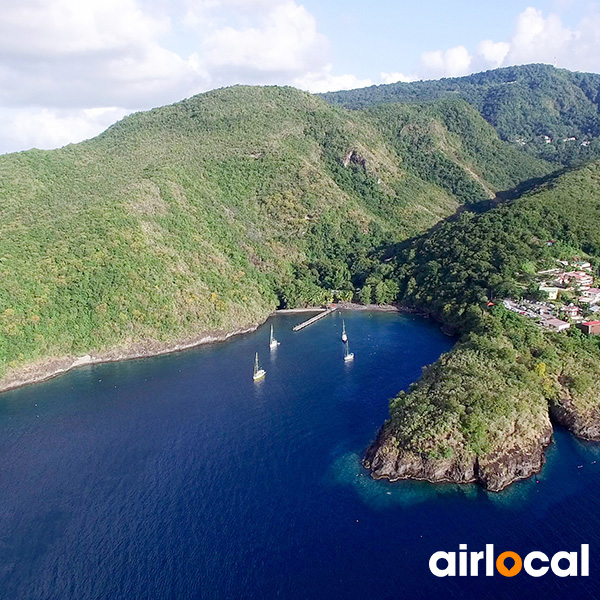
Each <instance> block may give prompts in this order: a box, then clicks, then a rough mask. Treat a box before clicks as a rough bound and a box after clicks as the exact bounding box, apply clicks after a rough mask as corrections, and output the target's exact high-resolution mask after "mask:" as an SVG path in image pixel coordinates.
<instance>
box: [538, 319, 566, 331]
mask: <svg viewBox="0 0 600 600" xmlns="http://www.w3.org/2000/svg"><path fill="white" fill-rule="evenodd" d="M542 325H543V326H544V327H546V328H548V329H552V330H553V331H565V330H566V329H569V327H571V324H570V323H567V322H566V321H562V320H561V319H557V318H556V317H551V318H550V319H545V320H543V321H542Z"/></svg>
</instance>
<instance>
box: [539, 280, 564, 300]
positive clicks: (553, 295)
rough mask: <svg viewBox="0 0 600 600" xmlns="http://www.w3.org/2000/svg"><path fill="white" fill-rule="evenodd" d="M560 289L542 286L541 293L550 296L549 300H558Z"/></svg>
mask: <svg viewBox="0 0 600 600" xmlns="http://www.w3.org/2000/svg"><path fill="white" fill-rule="evenodd" d="M559 291H560V289H559V288H557V287H553V286H550V285H543V284H542V285H540V292H546V294H548V300H556V299H557V298H558V292H559Z"/></svg>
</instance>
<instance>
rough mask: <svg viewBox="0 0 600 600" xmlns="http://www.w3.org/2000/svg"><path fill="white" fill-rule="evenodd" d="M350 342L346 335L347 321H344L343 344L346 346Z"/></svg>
mask: <svg viewBox="0 0 600 600" xmlns="http://www.w3.org/2000/svg"><path fill="white" fill-rule="evenodd" d="M347 341H348V336H347V335H346V321H344V319H342V342H344V344H345V343H346V342H347Z"/></svg>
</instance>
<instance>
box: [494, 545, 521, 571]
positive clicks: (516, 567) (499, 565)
mask: <svg viewBox="0 0 600 600" xmlns="http://www.w3.org/2000/svg"><path fill="white" fill-rule="evenodd" d="M507 558H512V559H513V560H514V561H515V564H514V565H513V566H512V567H511V568H510V569H507V568H506V567H505V566H504V561H505V560H506V559H507ZM522 568H523V560H522V559H521V557H520V556H519V555H518V554H517V553H516V552H511V551H510V550H509V551H508V552H503V553H502V554H501V555H500V556H499V557H498V558H497V559H496V569H498V573H500V575H504V577H514V576H515V575H517V573H520V572H521V569H522Z"/></svg>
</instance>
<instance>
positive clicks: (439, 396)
mask: <svg viewBox="0 0 600 600" xmlns="http://www.w3.org/2000/svg"><path fill="white" fill-rule="evenodd" d="M574 258H575V259H579V260H585V261H588V262H591V264H592V271H593V272H595V273H597V270H598V267H599V266H600V162H596V163H592V164H590V165H588V166H586V167H584V168H580V169H577V170H574V171H570V172H567V173H565V174H563V175H560V176H558V177H555V178H553V179H551V180H550V181H548V182H547V183H546V184H544V185H542V186H541V187H539V188H537V189H536V190H534V191H532V192H530V193H528V194H526V195H525V196H523V197H521V198H519V199H517V200H515V201H513V202H510V203H506V204H503V205H501V206H498V207H496V208H494V209H492V210H490V211H488V212H486V213H484V214H479V215H474V214H472V213H465V214H463V215H461V216H460V218H458V219H457V220H454V221H450V222H446V223H443V224H442V225H441V226H440V227H437V228H435V229H434V230H433V231H431V232H430V233H428V234H425V235H423V236H421V237H419V238H417V239H416V240H411V241H410V242H406V243H404V244H402V245H401V247H400V248H399V249H397V251H396V255H395V261H394V265H395V267H394V269H393V271H390V270H389V267H388V268H387V269H386V271H385V274H384V275H383V276H382V275H371V277H370V281H371V282H375V281H378V280H379V279H380V278H383V279H385V277H391V278H392V279H393V280H394V281H395V282H396V284H397V285H398V288H399V299H400V301H401V302H403V303H405V304H409V305H411V306H415V307H419V308H421V309H425V310H426V311H428V312H430V313H432V314H433V315H435V316H436V317H437V318H439V319H440V320H442V321H443V322H444V323H445V324H446V326H448V325H451V326H453V327H454V328H455V329H456V330H457V331H459V332H461V333H462V334H463V335H462V338H461V340H460V341H459V343H458V344H457V345H456V346H455V348H454V349H453V350H452V351H451V352H450V353H449V354H448V355H446V356H445V357H443V358H442V359H441V361H440V362H438V363H436V364H435V365H434V366H432V367H431V368H429V369H427V370H426V372H425V373H424V375H423V377H422V379H421V380H420V381H419V382H417V383H416V384H414V385H413V386H412V387H411V389H410V390H409V392H408V393H401V394H400V395H399V396H398V397H397V398H396V399H394V400H392V402H391V404H390V416H391V419H390V421H389V422H388V423H387V424H386V426H385V427H384V430H383V431H382V434H380V438H379V439H378V441H377V442H376V444H375V445H374V446H373V447H372V448H371V449H370V451H369V454H368V456H367V464H368V465H369V466H371V467H372V468H373V469H374V471H375V473H376V474H377V475H378V476H389V477H395V476H401V475H404V476H412V477H423V478H429V479H432V480H443V479H449V480H456V481H472V480H478V481H481V482H482V483H484V484H485V485H486V486H488V487H489V488H491V489H501V488H502V487H504V486H505V485H507V484H508V483H510V482H511V481H514V480H515V479H518V478H520V477H525V476H528V475H530V474H531V473H533V472H535V471H537V470H539V468H540V466H541V464H542V462H543V449H544V446H545V445H547V443H548V442H549V439H550V434H551V426H550V420H549V414H552V416H553V417H554V418H555V419H556V420H557V421H558V422H559V423H561V424H563V425H565V426H566V427H568V428H569V429H571V430H572V431H573V432H574V433H576V434H578V435H581V436H582V437H586V438H592V439H600V396H599V395H598V390H599V389H600V339H599V338H598V337H597V336H596V337H589V338H588V337H585V336H584V335H583V334H582V333H581V332H580V331H579V330H578V329H576V328H574V327H572V328H571V329H570V330H569V331H568V332H567V333H550V332H548V331H544V330H543V329H542V328H541V327H540V325H539V324H538V323H535V322H533V321H532V320H531V319H528V318H526V317H524V316H521V315H517V314H515V313H514V312H509V311H507V310H506V309H505V308H504V307H503V306H502V299H503V298H508V297H512V298H520V297H523V296H525V297H527V296H530V295H536V294H538V293H539V292H538V284H537V282H536V273H537V272H538V271H539V270H543V269H548V268H552V267H555V266H556V265H557V260H558V259H560V260H573V259H574ZM390 457H393V459H392V458H390ZM394 461H395V463H394ZM393 464H395V466H393Z"/></svg>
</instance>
